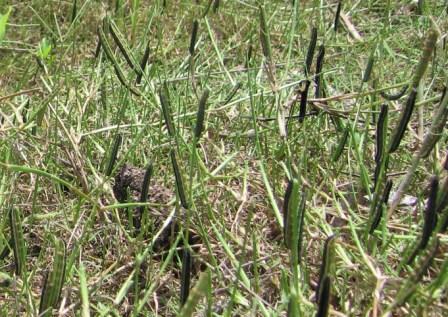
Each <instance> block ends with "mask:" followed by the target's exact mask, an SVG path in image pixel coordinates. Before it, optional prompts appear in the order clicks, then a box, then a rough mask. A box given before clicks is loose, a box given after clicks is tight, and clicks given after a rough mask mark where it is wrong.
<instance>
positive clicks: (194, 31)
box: [188, 20, 199, 56]
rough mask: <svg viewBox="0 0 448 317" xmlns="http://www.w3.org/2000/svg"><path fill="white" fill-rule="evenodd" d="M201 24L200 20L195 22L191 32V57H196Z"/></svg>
mask: <svg viewBox="0 0 448 317" xmlns="http://www.w3.org/2000/svg"><path fill="white" fill-rule="evenodd" d="M198 29H199V22H198V20H194V21H193V28H192V30H191V38H190V48H189V49H188V51H189V52H190V55H191V56H194V53H195V48H196V40H197V36H198Z"/></svg>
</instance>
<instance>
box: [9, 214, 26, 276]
mask: <svg viewBox="0 0 448 317" xmlns="http://www.w3.org/2000/svg"><path fill="white" fill-rule="evenodd" d="M9 225H10V228H11V238H12V243H13V245H12V246H13V251H14V264H15V268H16V274H17V275H19V276H21V277H22V278H24V277H25V271H26V245H25V239H24V237H23V229H22V219H21V215H20V212H19V210H18V209H16V208H12V209H11V210H10V211H9Z"/></svg>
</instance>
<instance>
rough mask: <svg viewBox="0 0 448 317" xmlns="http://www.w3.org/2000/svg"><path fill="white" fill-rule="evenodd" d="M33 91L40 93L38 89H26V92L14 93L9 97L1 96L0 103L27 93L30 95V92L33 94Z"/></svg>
mask: <svg viewBox="0 0 448 317" xmlns="http://www.w3.org/2000/svg"><path fill="white" fill-rule="evenodd" d="M35 91H40V88H39V87H37V88H31V89H27V90H22V91H18V92H15V93H13V94H10V95H6V96H2V97H0V101H3V100H6V99H10V98H14V97H17V96H20V95H25V94H29V93H32V92H35Z"/></svg>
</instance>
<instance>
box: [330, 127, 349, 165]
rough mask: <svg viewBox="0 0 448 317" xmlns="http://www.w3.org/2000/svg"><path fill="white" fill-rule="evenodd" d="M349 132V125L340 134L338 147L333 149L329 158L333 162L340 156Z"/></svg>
mask: <svg viewBox="0 0 448 317" xmlns="http://www.w3.org/2000/svg"><path fill="white" fill-rule="evenodd" d="M349 133H350V129H349V127H346V128H345V129H344V134H342V136H341V139H340V140H339V143H338V147H337V148H336V150H335V151H334V153H333V157H332V158H331V160H332V161H333V162H337V161H338V160H339V158H340V157H341V154H342V151H343V150H344V147H345V144H346V143H347V140H348V135H349Z"/></svg>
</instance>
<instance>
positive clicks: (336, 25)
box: [333, 0, 342, 33]
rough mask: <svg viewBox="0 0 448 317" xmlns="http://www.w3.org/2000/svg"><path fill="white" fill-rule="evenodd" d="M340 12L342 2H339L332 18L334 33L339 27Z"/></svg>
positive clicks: (340, 0)
mask: <svg viewBox="0 0 448 317" xmlns="http://www.w3.org/2000/svg"><path fill="white" fill-rule="evenodd" d="M341 10H342V0H339V2H338V7H337V9H336V14H335V16H334V24H333V25H334V32H335V33H336V32H337V31H338V27H339V18H340V17H341Z"/></svg>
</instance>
